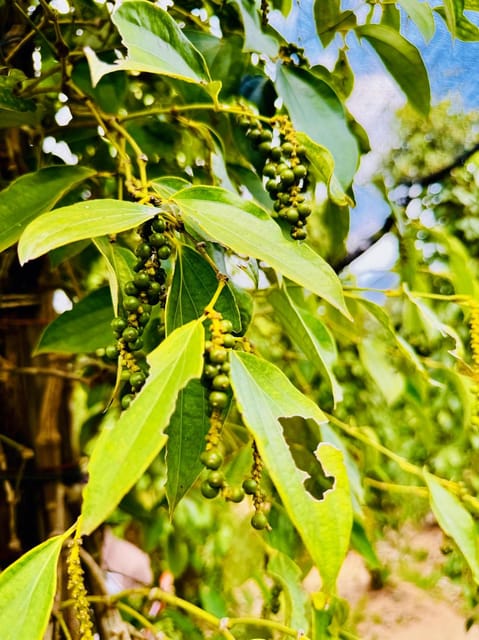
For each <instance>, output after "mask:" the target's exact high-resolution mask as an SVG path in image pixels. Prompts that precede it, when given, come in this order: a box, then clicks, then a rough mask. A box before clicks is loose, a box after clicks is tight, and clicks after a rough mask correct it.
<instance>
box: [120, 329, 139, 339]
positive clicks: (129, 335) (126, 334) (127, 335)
mask: <svg viewBox="0 0 479 640" xmlns="http://www.w3.org/2000/svg"><path fill="white" fill-rule="evenodd" d="M121 337H122V338H123V339H124V340H126V341H127V342H132V341H133V340H136V339H137V338H138V329H135V327H127V328H126V329H125V330H124V331H123V333H122V334H121Z"/></svg>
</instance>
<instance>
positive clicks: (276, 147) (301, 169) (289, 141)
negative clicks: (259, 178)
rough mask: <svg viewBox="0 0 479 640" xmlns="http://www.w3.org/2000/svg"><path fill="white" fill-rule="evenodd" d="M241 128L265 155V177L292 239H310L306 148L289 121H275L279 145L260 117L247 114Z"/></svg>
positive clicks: (285, 119)
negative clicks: (307, 224) (307, 235)
mask: <svg viewBox="0 0 479 640" xmlns="http://www.w3.org/2000/svg"><path fill="white" fill-rule="evenodd" d="M239 124H240V126H241V127H242V128H243V129H245V130H246V135H247V136H248V138H249V139H250V140H251V141H252V143H253V145H254V147H255V148H256V149H257V150H258V151H259V152H260V153H261V154H262V155H263V156H264V158H265V164H264V166H263V170H262V174H263V181H264V186H265V189H266V190H267V191H268V193H269V195H270V197H271V199H272V200H273V201H274V205H273V207H274V210H275V211H276V212H277V215H278V218H280V219H281V220H284V221H285V222H286V223H287V224H289V225H290V227H291V230H290V233H291V237H292V238H294V239H295V240H304V239H305V238H306V219H307V218H308V217H309V216H310V215H311V211H312V210H311V204H310V203H309V202H307V201H306V197H305V192H306V191H307V189H308V164H307V160H306V149H305V147H304V146H303V145H300V144H298V143H297V140H296V137H295V133H294V130H293V128H292V126H291V123H290V122H289V120H288V119H287V118H278V119H277V120H276V121H275V124H277V129H278V133H279V136H278V138H279V143H278V144H275V142H274V135H273V131H272V130H271V129H268V128H265V127H264V126H263V124H262V123H261V122H260V121H259V120H258V119H256V118H254V117H252V116H249V115H244V116H242V117H241V118H240V119H239Z"/></svg>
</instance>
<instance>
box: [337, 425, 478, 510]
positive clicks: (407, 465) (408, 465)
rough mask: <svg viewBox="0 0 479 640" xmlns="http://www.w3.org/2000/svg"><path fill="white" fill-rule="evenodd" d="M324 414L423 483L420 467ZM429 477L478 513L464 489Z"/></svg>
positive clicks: (475, 504) (470, 496) (455, 483)
mask: <svg viewBox="0 0 479 640" xmlns="http://www.w3.org/2000/svg"><path fill="white" fill-rule="evenodd" d="M324 413H325V415H326V416H327V418H328V420H329V421H330V422H331V423H332V424H334V425H336V426H337V427H339V428H340V429H341V430H342V431H344V432H345V433H347V434H348V435H349V436H351V437H352V438H355V439H356V440H360V441H361V442H363V443H364V444H366V445H368V446H370V447H373V448H374V449H376V450H377V451H379V452H380V453H382V454H383V455H385V456H386V457H387V458H389V459H390V460H393V461H394V462H396V464H397V465H398V466H399V467H400V468H401V469H402V470H403V471H405V472H406V473H410V474H411V475H413V476H416V477H417V478H421V480H422V481H423V482H425V479H424V469H423V468H422V467H419V466H418V465H415V464H413V463H412V462H409V460H406V458H403V457H402V456H400V455H398V454H397V453H394V451H391V450H390V449H388V448H387V447H385V446H384V445H382V444H380V443H379V442H375V441H374V440H372V439H371V438H370V437H369V436H367V435H366V434H365V433H363V432H362V428H361V427H354V426H352V425H350V424H347V423H346V422H343V421H342V420H339V419H338V418H336V417H335V416H333V415H331V414H328V413H326V412H324ZM363 428H364V427H363ZM431 475H432V476H433V477H434V478H435V479H436V480H437V482H439V483H440V484H441V485H442V486H443V487H444V488H446V489H448V490H449V491H451V492H452V493H453V494H455V495H456V497H458V498H459V499H460V500H462V502H464V503H466V504H468V505H469V506H470V507H471V508H472V509H474V511H476V513H479V500H478V499H477V498H475V497H474V496H472V495H470V494H468V493H464V487H463V486H461V485H460V484H459V483H458V482H454V481H453V480H447V479H446V478H441V477H439V476H437V475H435V474H431Z"/></svg>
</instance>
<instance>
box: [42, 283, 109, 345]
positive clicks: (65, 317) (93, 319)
mask: <svg viewBox="0 0 479 640" xmlns="http://www.w3.org/2000/svg"><path fill="white" fill-rule="evenodd" d="M112 318H113V306H112V303H111V296H110V291H109V289H108V287H102V288H101V289H97V290H96V291H92V292H91V293H90V294H89V295H87V296H86V297H85V298H82V300H80V302H78V303H77V304H75V306H74V307H73V309H72V310H71V311H65V313H62V315H61V316H58V318H56V319H55V320H54V321H53V322H51V323H50V324H49V325H48V327H47V328H46V329H45V331H44V332H43V334H42V336H41V338H40V342H39V343H38V346H37V348H36V350H35V352H36V353H52V352H53V353H92V352H94V351H96V350H97V349H99V348H100V347H105V346H106V345H107V344H109V343H110V342H112V340H113V336H112V332H111V328H110V322H111V320H112Z"/></svg>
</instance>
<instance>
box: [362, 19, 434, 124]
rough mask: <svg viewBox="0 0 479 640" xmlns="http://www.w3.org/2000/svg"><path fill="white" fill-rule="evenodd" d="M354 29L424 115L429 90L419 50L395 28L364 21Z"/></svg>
mask: <svg viewBox="0 0 479 640" xmlns="http://www.w3.org/2000/svg"><path fill="white" fill-rule="evenodd" d="M355 32H356V34H357V35H358V36H359V37H360V38H365V39H366V40H367V41H368V42H369V43H370V44H371V46H372V47H373V48H374V49H375V51H376V53H377V54H378V55H379V57H380V58H381V60H382V62H383V64H384V66H385V67H386V69H387V70H388V71H389V73H390V74H391V75H392V77H393V78H394V80H396V82H397V83H398V85H399V86H400V87H401V89H402V90H403V91H404V93H405V94H406V96H407V98H408V100H409V102H410V103H411V104H412V106H413V107H414V108H415V109H417V110H418V111H419V113H422V114H424V115H426V114H427V113H428V111H429V107H430V101H431V93H430V89H429V78H428V74H427V70H426V67H425V66H424V62H423V60H422V58H421V54H420V53H419V51H418V49H417V48H416V47H415V46H414V45H413V44H411V43H410V42H409V41H408V40H406V38H404V37H403V36H402V35H401V34H400V33H398V32H397V31H396V30H395V29H393V28H392V27H387V26H386V25H382V24H365V25H362V26H360V27H356V29H355Z"/></svg>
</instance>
